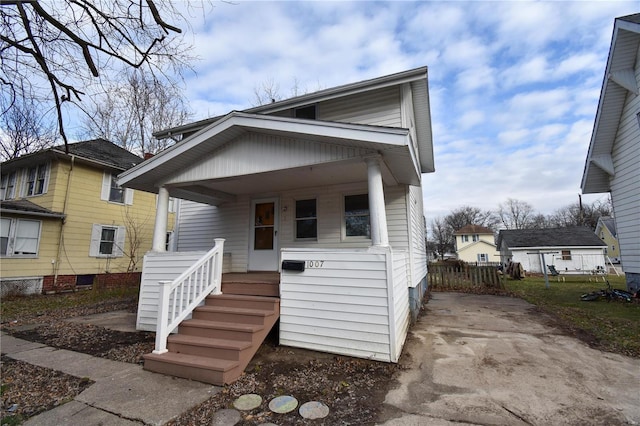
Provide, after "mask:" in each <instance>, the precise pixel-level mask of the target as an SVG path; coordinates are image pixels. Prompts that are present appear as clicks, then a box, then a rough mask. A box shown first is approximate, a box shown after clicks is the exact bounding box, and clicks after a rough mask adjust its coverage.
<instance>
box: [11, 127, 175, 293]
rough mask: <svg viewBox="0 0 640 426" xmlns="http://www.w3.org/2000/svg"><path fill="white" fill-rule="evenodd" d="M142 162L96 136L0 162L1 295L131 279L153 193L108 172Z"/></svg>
mask: <svg viewBox="0 0 640 426" xmlns="http://www.w3.org/2000/svg"><path fill="white" fill-rule="evenodd" d="M141 162H142V158H140V157H138V156H137V155H134V154H132V153H131V152H129V151H127V150H125V149H123V148H120V147H119V146H117V145H114V144H113V143H111V142H108V141H106V140H102V139H96V140H90V141H85V142H78V143H72V144H69V153H68V154H67V153H65V149H64V146H56V147H53V148H49V149H45V150H42V151H39V152H36V153H33V154H29V155H23V156H21V157H19V158H15V159H12V160H9V161H6V162H4V163H2V165H1V167H2V178H1V185H0V213H1V214H2V217H1V219H0V221H1V227H0V256H1V258H2V275H1V277H0V282H1V289H2V294H3V295H6V294H10V293H40V292H45V293H48V292H58V291H66V290H75V289H77V288H79V287H82V286H89V285H92V284H93V283H94V282H98V283H101V284H103V285H113V283H115V282H119V283H123V282H127V281H130V282H132V283H135V284H137V282H138V280H139V276H140V271H141V268H142V256H143V255H144V253H145V252H146V251H147V250H149V249H150V248H151V236H152V231H153V219H154V216H155V207H156V196H155V195H154V194H149V193H146V192H139V191H134V190H132V189H124V188H121V187H120V186H118V185H117V184H116V183H115V178H116V176H117V175H118V174H119V173H121V172H123V171H125V170H127V169H129V168H131V167H133V166H135V165H136V164H139V163H141ZM172 216H173V215H172ZM107 281H108V282H107Z"/></svg>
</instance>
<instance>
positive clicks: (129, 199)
mask: <svg viewBox="0 0 640 426" xmlns="http://www.w3.org/2000/svg"><path fill="white" fill-rule="evenodd" d="M115 178H116V175H114V174H113V173H111V172H110V171H108V170H105V171H104V172H103V174H102V191H101V192H100V199H101V200H102V201H106V202H108V203H112V204H117V205H120V206H123V205H127V206H130V205H132V204H133V190H132V189H131V188H122V198H123V199H122V202H120V201H113V200H111V189H112V186H111V183H112V182H113V181H114V180H115Z"/></svg>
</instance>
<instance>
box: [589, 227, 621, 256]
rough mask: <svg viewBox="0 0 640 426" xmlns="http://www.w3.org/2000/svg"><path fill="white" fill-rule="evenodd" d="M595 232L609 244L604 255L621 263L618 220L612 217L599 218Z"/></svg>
mask: <svg viewBox="0 0 640 426" xmlns="http://www.w3.org/2000/svg"><path fill="white" fill-rule="evenodd" d="M595 232H596V235H597V236H598V237H600V239H601V240H602V242H603V243H605V244H606V245H607V248H605V249H604V255H605V256H607V257H608V258H609V260H610V261H611V263H620V244H618V233H617V232H616V221H615V220H614V219H613V218H612V217H600V218H598V224H597V225H596V231H595Z"/></svg>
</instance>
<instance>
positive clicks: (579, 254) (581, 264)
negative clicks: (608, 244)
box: [511, 247, 605, 274]
mask: <svg viewBox="0 0 640 426" xmlns="http://www.w3.org/2000/svg"><path fill="white" fill-rule="evenodd" d="M562 250H569V251H570V252H571V260H562V254H561V253H562ZM534 251H536V250H533V249H530V248H529V249H528V248H526V247H525V248H523V249H513V250H512V251H511V254H512V256H513V257H512V261H513V262H520V263H521V264H522V267H523V268H524V270H525V271H526V272H528V273H532V272H533V273H538V274H541V273H542V266H541V262H540V255H538V254H529V253H533V252H534ZM541 251H543V252H554V254H546V255H545V258H544V261H545V264H546V265H554V266H555V267H556V270H557V271H558V272H560V273H561V274H563V273H567V274H589V273H590V272H591V271H592V270H595V269H598V268H602V269H604V266H605V263H604V253H603V251H604V249H603V248H585V247H582V248H580V247H577V248H576V247H565V248H560V247H551V248H548V249H543V250H541ZM547 272H548V270H547Z"/></svg>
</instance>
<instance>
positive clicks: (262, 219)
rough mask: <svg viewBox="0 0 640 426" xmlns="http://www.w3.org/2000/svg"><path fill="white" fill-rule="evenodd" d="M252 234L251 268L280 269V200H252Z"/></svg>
mask: <svg viewBox="0 0 640 426" xmlns="http://www.w3.org/2000/svg"><path fill="white" fill-rule="evenodd" d="M251 212H252V216H251V219H252V220H251V235H250V237H249V240H250V242H249V270H250V271H277V270H278V220H279V217H278V200H277V199H275V198H269V199H262V200H253V201H252V202H251Z"/></svg>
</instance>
